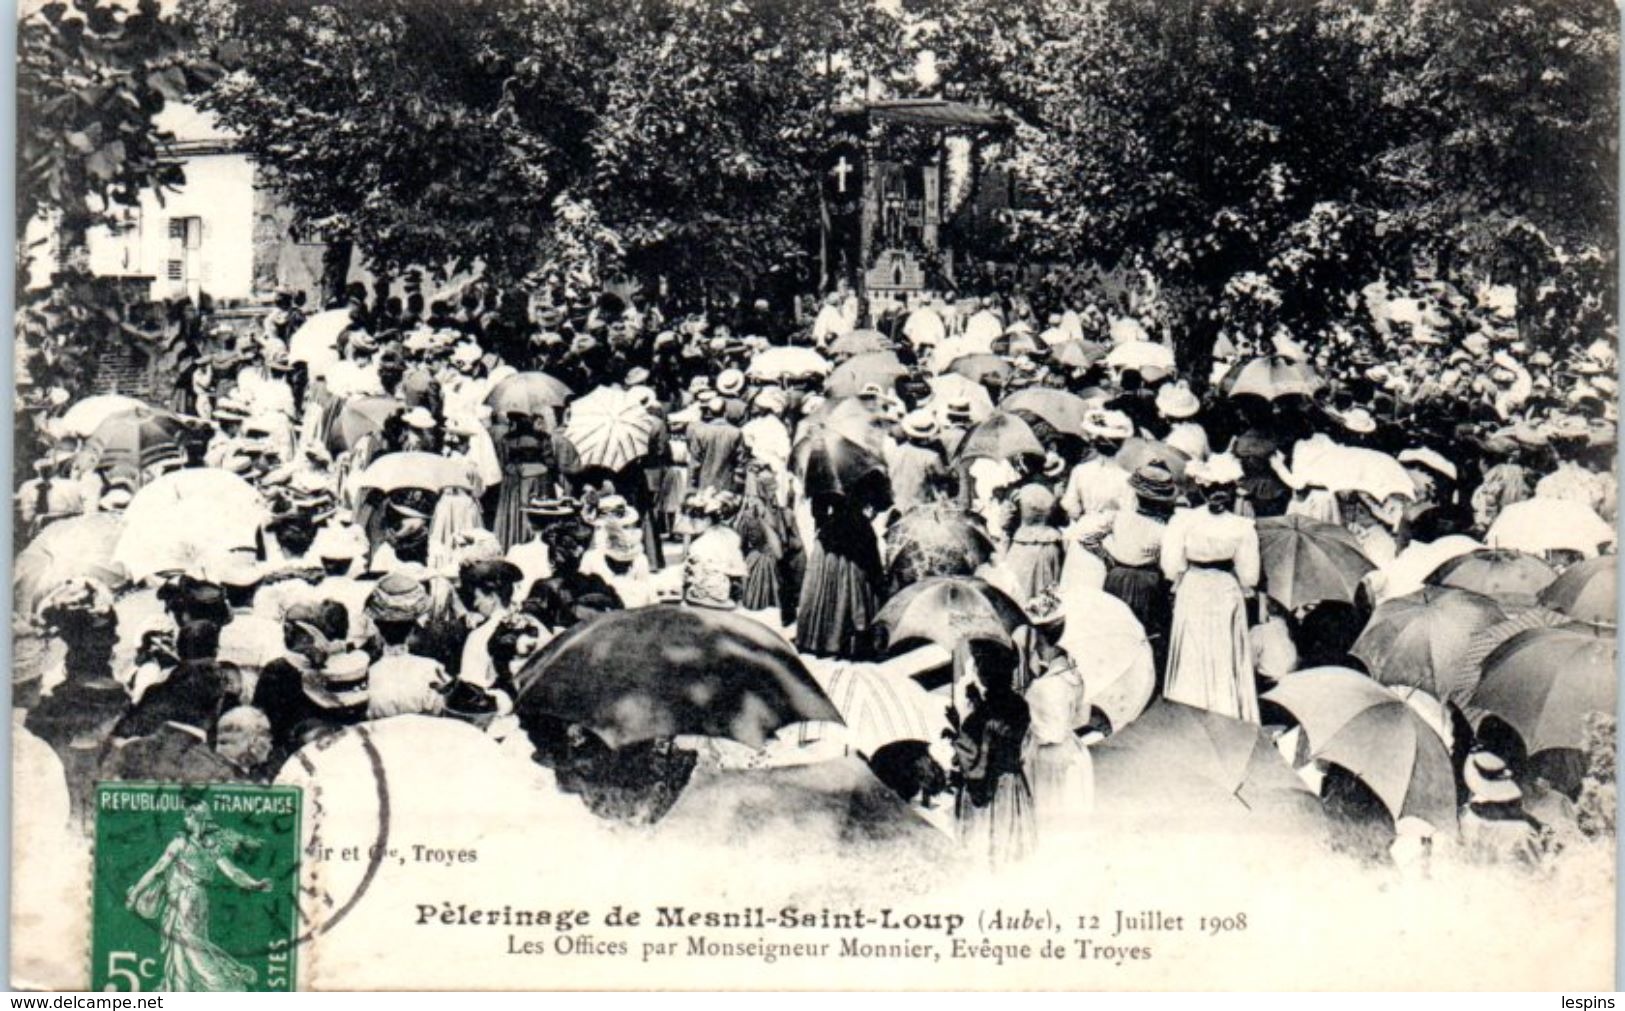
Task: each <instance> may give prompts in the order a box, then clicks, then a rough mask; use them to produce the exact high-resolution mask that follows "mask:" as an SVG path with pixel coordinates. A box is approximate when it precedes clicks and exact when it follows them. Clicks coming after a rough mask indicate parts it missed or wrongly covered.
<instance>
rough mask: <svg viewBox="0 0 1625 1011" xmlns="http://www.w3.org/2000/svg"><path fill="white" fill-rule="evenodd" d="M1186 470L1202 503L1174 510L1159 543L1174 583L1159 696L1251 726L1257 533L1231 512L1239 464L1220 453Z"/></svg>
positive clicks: (1165, 570)
mask: <svg viewBox="0 0 1625 1011" xmlns="http://www.w3.org/2000/svg"><path fill="white" fill-rule="evenodd" d="M1185 473H1186V475H1187V476H1188V477H1190V478H1191V479H1192V480H1193V481H1194V482H1195V483H1196V485H1197V486H1198V487H1199V488H1200V489H1201V491H1202V494H1203V497H1204V499H1205V505H1204V506H1202V507H1199V508H1195V509H1185V510H1181V511H1180V512H1179V513H1177V514H1175V516H1174V518H1173V520H1172V522H1170V523H1169V525H1168V532H1167V535H1166V536H1165V537H1164V538H1163V542H1162V569H1163V573H1164V574H1165V575H1166V576H1167V577H1168V579H1169V581H1170V582H1172V583H1173V584H1174V586H1175V587H1176V590H1175V593H1174V617H1173V624H1172V627H1171V630H1170V633H1169V646H1168V668H1167V674H1166V680H1165V682H1164V689H1163V695H1164V696H1166V697H1167V698H1169V699H1171V700H1173V701H1175V702H1183V703H1185V704H1186V705H1191V706H1196V707H1198V708H1201V709H1208V710H1211V711H1213V712H1216V713H1223V714H1224V715H1226V716H1232V717H1235V718H1236V719H1241V720H1247V721H1250V722H1252V723H1257V722H1258V721H1259V719H1258V689H1257V686H1256V685H1255V684H1254V682H1253V655H1252V649H1251V646H1250V644H1249V642H1248V639H1247V595H1248V594H1249V593H1250V592H1251V591H1252V590H1253V588H1254V587H1256V586H1257V585H1258V576H1259V558H1258V531H1257V529H1256V528H1255V527H1254V526H1253V521H1252V520H1251V519H1249V518H1247V517H1245V516H1238V515H1236V514H1235V513H1234V512H1232V511H1231V510H1232V507H1233V506H1234V504H1235V489H1236V484H1237V482H1238V481H1240V480H1241V477H1242V472H1241V466H1240V464H1239V463H1237V462H1236V460H1235V458H1234V457H1232V456H1230V455H1229V454H1221V455H1219V456H1215V457H1213V458H1212V459H1211V460H1209V461H1207V462H1206V463H1195V462H1193V463H1192V464H1191V465H1190V466H1189V467H1187V468H1186V471H1185Z"/></svg>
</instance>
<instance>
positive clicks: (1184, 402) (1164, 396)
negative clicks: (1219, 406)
mask: <svg viewBox="0 0 1625 1011" xmlns="http://www.w3.org/2000/svg"><path fill="white" fill-rule="evenodd" d="M1201 409H1202V402H1201V401H1200V400H1197V399H1196V394H1194V393H1192V392H1191V388H1190V387H1189V386H1187V385H1185V384H1184V383H1182V382H1180V383H1169V384H1168V385H1167V386H1164V387H1162V388H1161V389H1159V390H1158V391H1157V413H1158V414H1160V415H1162V416H1163V417H1164V418H1173V419H1175V420H1180V419H1184V418H1189V417H1191V416H1193V415H1195V414H1196V412H1197V411H1199V410H1201Z"/></svg>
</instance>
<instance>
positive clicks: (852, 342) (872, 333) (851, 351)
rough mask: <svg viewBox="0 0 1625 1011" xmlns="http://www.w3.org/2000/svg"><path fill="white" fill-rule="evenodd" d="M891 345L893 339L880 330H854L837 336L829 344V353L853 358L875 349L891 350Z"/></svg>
mask: <svg viewBox="0 0 1625 1011" xmlns="http://www.w3.org/2000/svg"><path fill="white" fill-rule="evenodd" d="M891 347H892V343H891V341H890V340H887V339H886V335H885V334H883V333H881V332H880V331H879V330H854V331H852V332H851V333H849V334H842V335H841V336H840V337H837V338H835V340H834V341H833V342H832V343H831V344H830V346H829V353H830V354H831V355H834V356H836V357H840V358H851V357H852V356H854V355H864V354H869V353H870V352H873V351H890V350H891Z"/></svg>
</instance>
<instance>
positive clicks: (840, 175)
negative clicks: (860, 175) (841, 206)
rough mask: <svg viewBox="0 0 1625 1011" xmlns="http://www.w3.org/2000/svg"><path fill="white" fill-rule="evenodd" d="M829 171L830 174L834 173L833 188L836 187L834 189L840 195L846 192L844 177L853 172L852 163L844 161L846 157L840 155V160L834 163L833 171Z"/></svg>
mask: <svg viewBox="0 0 1625 1011" xmlns="http://www.w3.org/2000/svg"><path fill="white" fill-rule="evenodd" d="M830 171H831V172H832V173H834V175H835V187H836V189H837V190H839V191H840V192H841V193H845V192H846V177H847V176H848V175H850V174H851V173H852V171H853V168H852V163H851V162H849V161H847V160H846V155H844V154H843V155H841V160H840V161H838V162H836V163H835V167H834V168H833V169H830Z"/></svg>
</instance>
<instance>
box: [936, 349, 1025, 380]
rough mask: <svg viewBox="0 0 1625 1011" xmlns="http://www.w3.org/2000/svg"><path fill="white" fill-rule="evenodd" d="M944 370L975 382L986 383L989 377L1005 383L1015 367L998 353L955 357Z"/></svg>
mask: <svg viewBox="0 0 1625 1011" xmlns="http://www.w3.org/2000/svg"><path fill="white" fill-rule="evenodd" d="M944 371H947V372H953V373H956V374H958V375H961V376H964V377H965V378H966V379H969V380H970V381H972V382H975V383H985V382H987V381H988V380H989V379H992V380H994V381H995V382H997V383H999V384H1000V385H1003V384H1004V382H1005V380H1007V379H1009V378H1010V374H1011V373H1012V372H1014V371H1015V367H1014V366H1012V365H1011V364H1010V363H1009V362H1007V361H1005V360H1004V359H1003V358H1000V357H999V356H998V355H989V354H973V355H963V356H961V357H959V358H955V359H954V360H953V362H952V363H950V364H949V366H948V368H947V369H946V370H944Z"/></svg>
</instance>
